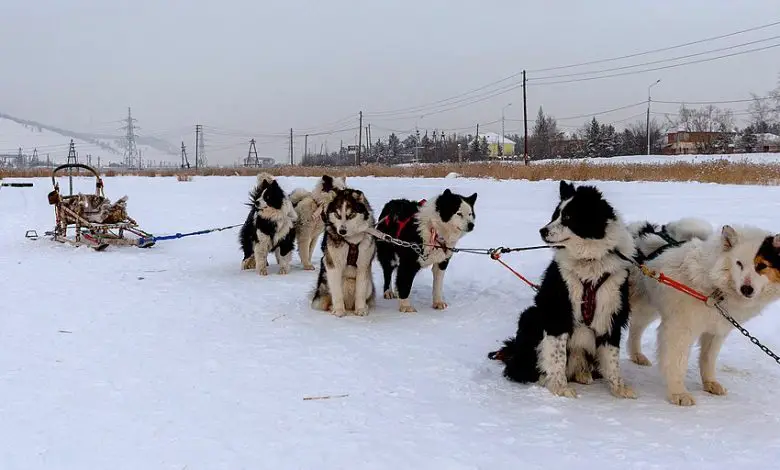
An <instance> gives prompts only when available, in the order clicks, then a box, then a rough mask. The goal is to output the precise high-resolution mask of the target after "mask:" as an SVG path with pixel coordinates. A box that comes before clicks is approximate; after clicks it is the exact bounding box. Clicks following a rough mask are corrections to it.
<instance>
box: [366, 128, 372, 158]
mask: <svg viewBox="0 0 780 470" xmlns="http://www.w3.org/2000/svg"><path fill="white" fill-rule="evenodd" d="M366 146H367V147H368V148H367V149H366V157H367V158H370V157H371V124H369V125H367V126H366Z"/></svg>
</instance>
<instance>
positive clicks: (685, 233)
mask: <svg viewBox="0 0 780 470" xmlns="http://www.w3.org/2000/svg"><path fill="white" fill-rule="evenodd" d="M663 229H664V230H666V233H668V234H669V236H670V237H672V238H674V239H675V240H677V241H680V242H687V241H691V240H693V239H694V238H698V239H700V240H706V239H708V238H709V237H710V235H712V233H713V229H712V225H711V224H710V223H709V222H707V221H706V220H702V219H697V218H693V217H686V218H683V219H679V220H675V221H673V222H669V223H668V224H666V225H664V227H663Z"/></svg>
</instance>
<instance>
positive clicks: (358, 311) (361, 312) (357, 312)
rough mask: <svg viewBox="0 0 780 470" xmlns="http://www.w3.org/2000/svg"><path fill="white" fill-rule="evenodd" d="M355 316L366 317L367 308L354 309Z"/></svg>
mask: <svg viewBox="0 0 780 470" xmlns="http://www.w3.org/2000/svg"><path fill="white" fill-rule="evenodd" d="M355 315H356V316H358V317H365V316H366V315H368V307H360V308H356V309H355Z"/></svg>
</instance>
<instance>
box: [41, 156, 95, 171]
mask: <svg viewBox="0 0 780 470" xmlns="http://www.w3.org/2000/svg"><path fill="white" fill-rule="evenodd" d="M47 158H48V156H47ZM99 169H100V156H98V170H99Z"/></svg>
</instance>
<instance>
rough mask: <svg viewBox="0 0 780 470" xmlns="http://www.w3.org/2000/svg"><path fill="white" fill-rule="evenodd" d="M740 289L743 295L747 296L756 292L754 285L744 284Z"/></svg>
mask: <svg viewBox="0 0 780 470" xmlns="http://www.w3.org/2000/svg"><path fill="white" fill-rule="evenodd" d="M739 291H740V292H742V295H744V296H745V297H752V296H753V292H755V289H753V286H751V285H748V284H744V285H743V286H742V287H740V288H739Z"/></svg>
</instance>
